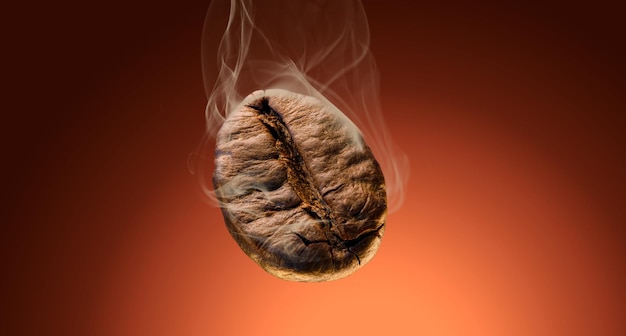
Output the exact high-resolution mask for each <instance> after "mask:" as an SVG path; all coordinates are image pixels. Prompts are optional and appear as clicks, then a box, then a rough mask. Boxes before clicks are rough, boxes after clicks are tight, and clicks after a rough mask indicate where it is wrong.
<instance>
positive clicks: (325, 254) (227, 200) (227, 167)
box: [213, 90, 387, 281]
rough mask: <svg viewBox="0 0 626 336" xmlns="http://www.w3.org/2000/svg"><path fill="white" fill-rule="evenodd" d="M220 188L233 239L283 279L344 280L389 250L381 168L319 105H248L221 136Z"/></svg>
mask: <svg viewBox="0 0 626 336" xmlns="http://www.w3.org/2000/svg"><path fill="white" fill-rule="evenodd" d="M213 184H214V187H215V193H216V196H217V198H218V200H219V201H220V205H221V207H222V213H223V215H224V220H225V222H226V225H227V227H228V230H229V232H230V234H231V235H232V236H233V238H234V239H235V241H237V243H238V244H239V246H240V247H241V249H242V250H243V251H244V252H245V253H246V254H247V255H248V256H250V258H252V259H253V260H254V261H255V262H256V263H258V264H259V265H260V266H261V267H263V268H264V269H265V270H266V271H267V272H269V273H270V274H273V275H275V276H277V277H279V278H282V279H287V280H295V281H327V280H334V279H339V278H343V277H345V276H348V275H350V274H352V273H353V272H354V271H356V270H357V269H358V268H360V267H361V266H363V265H364V264H366V263H367V262H369V261H370V260H371V259H372V257H373V256H374V254H375V253H376V251H377V249H378V247H379V245H380V242H381V238H382V235H383V232H384V227H385V218H386V213H387V203H386V192H385V183H384V178H383V174H382V171H381V169H380V166H379V165H378V163H377V162H376V160H375V158H374V156H373V154H372V152H371V150H370V149H369V147H368V146H367V145H366V144H365V142H364V141H363V139H362V137H361V135H360V133H359V132H358V131H357V129H356V127H355V126H354V124H353V123H352V122H351V121H350V120H349V119H347V118H346V117H345V116H344V115H343V114H341V113H340V112H339V111H337V110H336V109H335V108H334V107H333V106H330V105H327V104H324V103H323V102H322V101H320V100H318V99H316V98H313V97H309V96H304V95H301V94H296V93H293V92H289V91H285V90H265V91H257V92H255V93H253V94H251V95H250V96H248V97H247V98H246V99H245V100H244V102H243V103H242V105H240V107H239V108H238V109H236V111H234V112H233V113H231V114H230V115H229V116H228V118H227V119H226V120H225V121H224V124H223V125H222V127H221V129H220V131H219V132H218V135H217V139H216V150H215V171H214V174H213Z"/></svg>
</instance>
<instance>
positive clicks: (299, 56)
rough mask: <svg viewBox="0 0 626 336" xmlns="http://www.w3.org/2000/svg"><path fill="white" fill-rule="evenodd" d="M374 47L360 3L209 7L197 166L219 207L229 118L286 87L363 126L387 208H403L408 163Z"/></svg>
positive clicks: (243, 0) (292, 0)
mask: <svg viewBox="0 0 626 336" xmlns="http://www.w3.org/2000/svg"><path fill="white" fill-rule="evenodd" d="M369 45H370V34H369V27H368V22H367V17H366V15H365V10H364V8H363V5H362V4H361V2H360V1H356V0H308V1H304V0H259V1H253V0H215V1H213V2H211V5H210V7H209V10H208V13H207V16H206V20H205V25H204V31H203V37H202V66H203V77H204V85H205V89H206V93H207V97H208V103H207V107H206V137H205V141H204V142H203V144H202V146H201V148H200V149H199V152H200V154H199V159H198V160H197V161H196V162H195V164H194V165H195V166H196V167H194V173H196V174H197V175H198V177H199V178H200V180H201V184H202V186H203V188H204V191H205V193H206V194H207V195H208V196H209V197H210V198H211V199H212V200H214V201H215V197H214V193H213V190H212V189H211V188H212V187H211V183H210V179H208V178H207V177H208V176H210V175H207V172H205V170H207V169H206V168H207V166H208V165H209V162H210V159H209V158H208V157H207V156H208V155H209V153H212V150H213V149H212V146H213V143H214V138H215V135H216V133H217V131H218V130H219V128H220V126H221V125H222V123H223V122H224V120H225V119H226V117H227V116H228V115H229V113H231V112H232V111H234V110H235V108H237V107H238V106H239V105H240V104H241V102H242V101H243V99H244V98H245V97H246V96H248V95H249V94H251V93H252V92H254V91H257V90H266V89H284V90H289V91H292V92H296V93H300V94H304V95H308V96H312V97H315V98H318V99H320V100H321V101H323V102H326V103H327V104H328V105H329V106H333V105H334V107H336V110H338V111H341V112H342V113H343V114H345V116H347V117H348V118H349V119H350V120H351V121H352V122H353V123H354V124H355V125H356V126H357V127H358V129H359V130H360V131H361V134H362V135H363V138H364V139H365V142H366V143H367V144H368V146H369V147H370V148H371V149H372V151H373V153H374V155H375V157H376V160H377V161H378V163H379V164H380V166H381V168H382V170H383V174H384V176H385V184H386V188H387V198H388V207H389V209H388V210H389V212H394V211H395V210H398V208H399V207H400V206H401V204H402V202H403V199H404V189H405V187H406V182H407V179H408V173H409V164H408V159H407V157H406V155H405V154H404V153H402V152H401V151H400V150H399V149H398V148H397V147H396V146H395V145H394V143H393V141H392V139H391V137H390V134H389V131H388V129H387V127H386V122H385V115H384V114H383V112H382V111H381V108H380V100H379V81H378V70H377V68H376V63H375V60H374V58H373V56H372V54H371V52H370V49H369ZM216 56H217V58H216ZM341 112H340V113H341Z"/></svg>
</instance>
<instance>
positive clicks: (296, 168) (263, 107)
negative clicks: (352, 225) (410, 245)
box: [248, 98, 383, 264]
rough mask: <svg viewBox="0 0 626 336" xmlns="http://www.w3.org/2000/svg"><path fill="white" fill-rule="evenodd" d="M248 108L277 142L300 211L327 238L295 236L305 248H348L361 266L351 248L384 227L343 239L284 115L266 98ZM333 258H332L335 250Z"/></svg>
mask: <svg viewBox="0 0 626 336" xmlns="http://www.w3.org/2000/svg"><path fill="white" fill-rule="evenodd" d="M248 107H250V108H252V109H254V110H255V111H257V112H258V113H259V114H258V117H259V120H260V122H261V123H262V124H263V125H264V126H265V128H266V129H267V130H268V132H269V133H270V134H271V135H272V136H273V137H274V139H275V140H276V148H277V150H278V151H279V154H280V156H279V160H280V161H282V162H284V164H285V165H286V166H287V179H288V181H289V184H290V185H291V187H292V188H293V190H294V192H295V193H296V195H298V197H299V198H300V200H301V201H302V204H301V208H302V209H303V210H304V211H306V212H307V213H308V214H309V216H311V217H312V218H313V219H314V220H315V221H316V223H317V224H318V225H319V226H320V229H321V230H322V231H323V232H324V235H325V236H326V239H325V240H310V239H308V238H306V237H304V236H303V235H301V234H299V233H294V234H295V235H296V236H298V238H299V239H300V240H302V243H304V244H305V246H309V245H310V244H314V243H326V244H329V246H330V247H331V249H332V248H339V249H345V250H347V251H348V252H349V253H351V254H352V255H354V257H355V258H356V259H357V262H358V263H359V264H360V263H361V258H360V257H359V256H358V255H357V254H356V253H354V252H352V250H351V249H350V248H351V247H352V246H355V245H356V244H358V243H359V242H360V241H362V240H363V239H365V238H367V237H370V236H372V235H374V234H378V232H379V230H380V229H381V228H382V226H383V225H381V226H380V227H378V228H376V229H375V230H372V231H367V232H364V233H362V234H361V235H359V236H358V237H356V238H354V239H350V240H345V239H343V238H342V237H341V235H340V234H339V233H338V231H339V229H338V228H337V227H336V225H333V224H334V222H335V220H334V218H333V214H332V210H331V209H330V206H329V205H328V203H326V201H325V200H324V197H323V196H322V194H321V192H320V190H319V189H318V187H317V186H316V184H315V181H314V180H313V177H312V175H311V173H310V171H309V169H308V167H307V165H306V163H305V162H304V160H303V158H302V155H301V154H300V152H299V150H298V148H297V147H296V144H295V142H294V140H293V137H292V136H291V133H290V131H289V129H288V128H287V125H286V124H285V122H284V121H283V119H282V116H281V115H280V114H279V113H278V112H276V111H275V110H274V109H272V108H271V107H270V106H269V102H268V100H267V98H263V99H261V100H260V101H259V102H258V103H257V104H255V105H248ZM330 255H331V257H332V255H333V254H332V251H331V253H330Z"/></svg>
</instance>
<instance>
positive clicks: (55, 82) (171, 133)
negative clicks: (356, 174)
mask: <svg viewBox="0 0 626 336" xmlns="http://www.w3.org/2000/svg"><path fill="white" fill-rule="evenodd" d="M365 6H366V11H367V13H368V16H369V19H370V25H371V33H372V46H371V47H372V50H373V53H374V55H375V57H376V59H377V61H378V65H379V68H380V74H381V81H382V105H383V110H384V111H385V113H386V114H387V116H388V119H387V120H388V122H389V127H390V129H391V132H392V135H393V137H394V138H395V140H396V141H397V142H398V143H400V144H401V146H402V148H403V149H404V150H405V151H406V152H407V154H408V156H409V159H410V162H411V175H410V181H409V186H408V190H407V196H406V199H405V203H404V206H403V207H402V208H401V210H400V211H399V212H397V213H395V214H392V215H391V216H390V217H389V220H388V229H387V232H386V236H385V239H384V240H383V245H382V247H381V249H380V251H379V253H378V255H377V256H376V257H375V258H374V260H373V261H372V262H371V263H370V264H369V265H367V266H366V267H365V268H363V269H362V270H361V271H359V272H357V273H356V274H355V275H353V276H351V277H349V278H347V279H344V280H341V281H337V282H331V283H322V284H301V283H290V282H284V281H280V280H277V279H275V278H272V277H271V276H269V275H267V274H266V273H264V272H263V271H262V270H261V269H260V268H259V267H257V266H256V265H254V263H253V262H252V261H250V260H249V259H248V258H247V257H245V256H244V254H243V253H242V252H241V251H240V250H239V249H238V247H237V246H236V244H235V243H234V241H233V240H232V239H231V238H230V237H229V236H228V233H227V232H226V229H225V227H224V225H223V222H222V219H221V217H220V214H219V211H218V210H217V209H215V208H212V207H210V206H209V205H207V204H206V203H205V202H204V199H203V197H202V193H201V192H200V188H199V186H198V183H197V181H196V180H195V177H193V176H192V175H191V174H190V172H189V170H188V167H187V159H188V157H189V154H190V153H191V152H193V151H194V150H195V148H196V146H197V145H198V143H199V142H200V140H201V137H202V134H203V122H204V121H203V107H204V104H205V99H206V98H205V95H204V89H203V87H202V77H201V68H200V37H201V29H202V22H203V18H204V14H205V11H206V9H207V8H208V2H202V1H156V2H155V1H131V2H130V3H127V2H125V1H118V0H114V1H108V2H77V1H74V2H48V3H45V4H43V3H42V4H32V3H29V4H26V5H23V6H22V7H19V8H18V7H10V6H9V7H6V8H5V9H6V10H3V14H4V16H7V18H6V19H3V23H2V27H0V28H2V31H3V33H2V34H3V36H2V37H3V38H2V44H3V47H2V50H3V51H2V54H3V56H2V57H3V59H4V61H3V76H2V77H3V81H4V82H5V85H6V86H8V88H7V89H5V90H4V92H3V95H4V96H5V97H4V98H3V101H2V120H3V121H2V129H3V132H2V134H1V137H2V138H1V139H0V141H1V142H0V143H1V146H2V173H3V174H2V176H3V178H2V194H3V203H2V214H1V221H2V233H1V235H0V236H1V238H0V240H1V241H0V243H1V247H0V248H1V254H0V258H1V260H2V264H1V267H2V286H1V288H0V309H1V313H2V315H1V316H0V334H2V335H270V334H271V335H317V334H320V333H323V334H326V335H339V334H344V335H351V334H361V335H370V334H371V335H380V334H384V335H403V334H406V335H409V334H410V335H415V334H419V335H567V336H571V335H624V334H626V322H624V320H623V318H624V316H626V289H625V287H624V283H626V274H625V267H624V257H625V254H624V249H625V248H624V243H626V241H625V229H624V224H625V223H626V216H625V215H624V208H625V204H624V203H625V201H626V196H625V194H624V190H625V188H626V183H625V179H624V177H623V175H624V171H626V167H625V165H624V163H623V161H624V160H623V157H624V146H625V141H624V140H625V139H624V135H623V132H624V121H623V118H622V115H623V114H624V113H625V112H626V109H625V107H626V102H625V98H624V89H625V87H626V86H625V84H626V83H625V81H626V79H625V78H626V77H625V75H626V73H625V71H624V66H623V64H624V59H626V55H625V54H624V51H623V50H622V48H623V45H624V24H623V18H622V14H623V8H619V7H618V6H617V5H615V4H611V3H604V2H593V3H588V4H586V5H575V4H572V3H570V2H563V3H557V2H553V1H552V2H541V4H539V3H537V4H522V3H520V4H484V3H482V4H463V3H458V2H436V3H429V2H417V1H392V0H386V1H366V2H365Z"/></svg>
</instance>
